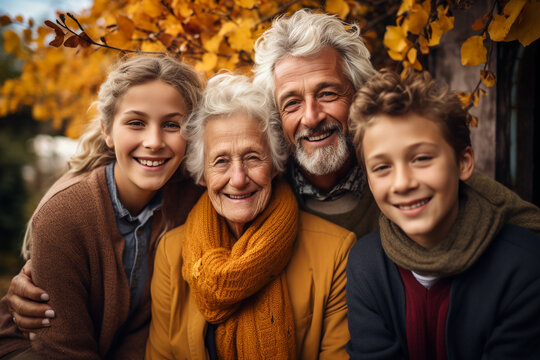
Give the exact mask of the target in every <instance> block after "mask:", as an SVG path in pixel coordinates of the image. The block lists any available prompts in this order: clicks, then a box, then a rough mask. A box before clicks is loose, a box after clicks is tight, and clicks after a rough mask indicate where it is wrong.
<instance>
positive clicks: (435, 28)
mask: <svg viewBox="0 0 540 360" xmlns="http://www.w3.org/2000/svg"><path fill="white" fill-rule="evenodd" d="M429 27H430V28H431V36H430V37H429V40H428V45H429V46H437V45H439V43H440V42H441V36H442V34H443V31H442V29H441V25H440V24H439V22H437V21H434V22H432V23H430V24H429Z"/></svg>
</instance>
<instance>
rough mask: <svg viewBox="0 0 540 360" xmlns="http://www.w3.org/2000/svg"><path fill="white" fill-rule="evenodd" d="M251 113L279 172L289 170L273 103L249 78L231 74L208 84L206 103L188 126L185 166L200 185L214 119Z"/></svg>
mask: <svg viewBox="0 0 540 360" xmlns="http://www.w3.org/2000/svg"><path fill="white" fill-rule="evenodd" d="M237 114H247V115H248V116H250V117H252V118H253V119H254V120H255V121H257V122H258V123H259V125H260V129H261V131H262V132H263V134H265V135H266V138H267V140H268V146H269V148H270V156H271V157H272V164H273V166H274V170H275V171H276V172H282V171H283V170H284V169H285V162H286V161H287V156H288V154H287V148H286V145H285V140H284V138H283V130H282V128H281V121H280V120H279V114H278V113H277V112H276V111H275V107H274V106H273V103H272V100H271V99H270V98H269V96H268V93H266V92H265V91H264V90H263V89H261V88H260V87H257V86H255V85H254V84H253V83H252V82H251V81H250V80H249V78H247V77H246V76H243V75H234V74H232V73H229V72H225V73H221V74H217V75H214V76H213V77H212V78H211V79H210V80H209V81H208V84H207V85H206V89H205V90H204V93H203V98H202V101H201V102H200V103H199V106H198V107H197V109H196V110H195V111H194V112H193V113H192V115H191V116H190V118H189V120H188V121H187V123H186V126H185V131H184V133H185V135H186V138H187V140H188V149H187V152H186V159H185V166H186V169H187V171H188V172H189V173H190V175H191V176H192V178H193V179H194V181H195V182H196V183H199V182H200V180H201V179H202V178H203V174H204V130H205V126H206V124H207V123H208V122H209V121H211V120H212V119H216V118H222V117H230V116H234V115H237Z"/></svg>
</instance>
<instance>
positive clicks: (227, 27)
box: [218, 21, 238, 36]
mask: <svg viewBox="0 0 540 360" xmlns="http://www.w3.org/2000/svg"><path fill="white" fill-rule="evenodd" d="M236 28H238V25H236V24H235V23H234V22H232V21H227V22H226V23H224V24H222V25H221V28H220V29H219V33H218V34H219V35H221V36H223V35H226V34H228V33H229V32H231V31H232V30H234V29H236Z"/></svg>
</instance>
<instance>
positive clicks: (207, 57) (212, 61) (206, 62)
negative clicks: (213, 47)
mask: <svg viewBox="0 0 540 360" xmlns="http://www.w3.org/2000/svg"><path fill="white" fill-rule="evenodd" d="M217 61H218V57H217V55H216V54H214V53H206V54H204V55H203V57H202V61H200V62H198V63H197V64H196V65H195V69H196V70H199V71H205V72H209V71H211V70H214V68H215V67H216V65H217Z"/></svg>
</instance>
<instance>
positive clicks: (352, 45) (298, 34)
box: [253, 9, 375, 101]
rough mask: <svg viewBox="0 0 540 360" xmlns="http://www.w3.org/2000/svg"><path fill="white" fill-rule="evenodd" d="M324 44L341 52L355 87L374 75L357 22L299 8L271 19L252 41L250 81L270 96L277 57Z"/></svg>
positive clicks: (309, 53) (313, 51) (314, 51)
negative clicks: (349, 22)
mask: <svg viewBox="0 0 540 360" xmlns="http://www.w3.org/2000/svg"><path fill="white" fill-rule="evenodd" d="M325 47H332V48H334V49H335V50H337V52H339V53H340V54H341V56H342V57H343V67H344V69H343V70H344V72H345V75H346V77H347V78H348V79H349V80H350V81H351V83H352V84H353V86H354V89H355V90H358V89H359V88H360V86H362V84H363V83H364V82H365V81H366V80H367V79H369V78H370V77H371V76H372V75H374V74H375V69H374V68H373V65H372V64H371V61H370V54H369V50H368V49H367V48H366V45H365V44H364V41H363V40H362V37H361V36H360V28H359V27H358V26H357V25H355V24H346V23H344V22H343V21H341V20H339V19H338V18H337V17H336V16H334V15H329V14H315V13H313V12H311V11H310V10H308V9H302V10H299V11H297V12H295V13H294V14H293V15H291V16H290V17H285V16H281V17H279V18H277V19H275V20H274V21H273V22H272V27H271V28H270V29H268V30H266V31H265V32H264V33H263V34H262V35H261V37H260V38H259V39H257V41H256V42H255V66H254V68H253V71H254V73H255V80H254V82H255V83H256V84H257V85H258V86H263V87H265V88H266V91H268V92H269V93H271V94H272V98H273V94H274V89H275V84H274V68H275V66H276V64H277V63H278V62H279V61H280V60H282V59H283V58H285V57H287V56H289V55H291V56H297V57H306V56H312V55H316V54H318V53H319V52H320V51H321V50H322V49H323V48H325ZM274 101H275V100H274Z"/></svg>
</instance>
